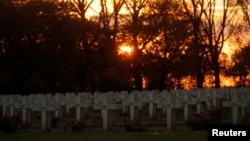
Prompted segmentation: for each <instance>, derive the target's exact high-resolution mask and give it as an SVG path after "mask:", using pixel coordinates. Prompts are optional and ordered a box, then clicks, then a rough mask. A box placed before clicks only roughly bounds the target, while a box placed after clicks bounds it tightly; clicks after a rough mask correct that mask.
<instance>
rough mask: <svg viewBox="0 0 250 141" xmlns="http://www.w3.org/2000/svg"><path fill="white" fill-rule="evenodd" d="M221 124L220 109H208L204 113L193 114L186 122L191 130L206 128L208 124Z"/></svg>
mask: <svg viewBox="0 0 250 141" xmlns="http://www.w3.org/2000/svg"><path fill="white" fill-rule="evenodd" d="M219 124H222V111H221V110H216V109H214V110H210V111H207V113H206V114H204V115H201V114H194V117H193V119H192V120H191V121H188V122H187V126H188V127H190V128H191V129H192V130H207V128H208V126H209V125H219Z"/></svg>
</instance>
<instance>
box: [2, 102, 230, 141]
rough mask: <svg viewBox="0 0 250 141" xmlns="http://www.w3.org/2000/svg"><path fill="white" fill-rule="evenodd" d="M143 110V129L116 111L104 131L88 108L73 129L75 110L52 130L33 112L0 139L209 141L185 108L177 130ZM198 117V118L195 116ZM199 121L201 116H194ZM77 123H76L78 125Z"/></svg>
mask: <svg viewBox="0 0 250 141" xmlns="http://www.w3.org/2000/svg"><path fill="white" fill-rule="evenodd" d="M147 108H148V107H145V109H142V111H141V112H140V115H139V117H140V118H139V119H140V127H141V128H142V130H143V131H138V132H127V131H126V129H125V121H128V120H129V116H128V114H126V113H125V114H121V112H120V110H116V111H114V112H113V129H111V130H109V131H104V130H103V129H102V119H101V115H100V111H97V110H92V109H88V111H89V113H90V114H91V115H89V114H87V115H86V117H87V118H86V121H85V126H84V127H83V126H78V128H76V129H74V128H73V126H72V123H73V122H74V121H75V117H74V115H75V109H74V108H72V109H71V110H70V114H71V115H66V114H65V115H64V117H63V118H62V119H60V120H58V119H53V120H52V128H51V130H50V131H42V130H41V119H40V112H33V114H32V124H31V126H30V127H23V126H19V127H18V129H17V132H16V133H11V134H7V133H1V132H0V140H1V141H45V140H46V141H81V140H82V141H100V140H102V141H153V140H157V141H161V140H169V141H206V140H207V131H206V130H205V129H201V130H192V129H191V128H190V127H189V126H188V125H187V123H185V122H184V118H183V116H184V115H183V111H182V110H178V111H177V112H176V129H175V130H173V131H168V130H167V127H166V115H165V114H163V112H162V110H160V109H157V115H156V117H155V118H154V119H150V118H149V116H148V112H147V110H146V109H147ZM224 111H226V112H223V123H230V122H231V118H230V114H231V111H230V109H224ZM194 119H195V118H194ZM195 120H199V121H200V119H199V118H198V119H195ZM76 125H77V124H76Z"/></svg>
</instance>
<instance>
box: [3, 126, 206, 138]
mask: <svg viewBox="0 0 250 141" xmlns="http://www.w3.org/2000/svg"><path fill="white" fill-rule="evenodd" d="M158 133H159V134H158ZM0 140H1V141H166V140H169V141H184V140H185V141H206V140H207V132H206V131H192V130H190V129H189V128H187V127H185V126H178V127H177V128H176V130H175V131H167V130H166V127H164V126H161V127H156V126H155V127H150V128H147V129H146V131H144V132H126V131H125V129H124V128H123V127H116V128H114V129H113V131H103V130H102V128H99V127H95V128H88V129H87V130H86V131H81V132H72V131H64V130H63V129H62V128H53V129H52V131H51V132H48V133H46V132H42V131H41V130H40V129H39V128H34V129H25V130H20V131H18V133H14V134H4V133H0Z"/></svg>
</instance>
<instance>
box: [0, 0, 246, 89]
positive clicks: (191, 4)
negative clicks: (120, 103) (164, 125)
mask: <svg viewBox="0 0 250 141" xmlns="http://www.w3.org/2000/svg"><path fill="white" fill-rule="evenodd" d="M3 1H4V2H1V1H0V2H1V3H0V4H1V5H3V4H6V5H4V6H1V5H0V8H1V9H0V10H1V12H2V13H0V16H1V21H0V25H1V36H0V59H2V60H0V65H1V69H0V84H1V85H0V90H4V91H5V90H6V91H7V92H9V91H11V92H12V90H13V91H15V92H19V91H29V88H32V89H33V90H34V91H40V90H43V91H46V92H47V91H50V90H52V91H60V90H61V91H72V90H73V91H81V90H82V91H84V90H86V91H95V90H100V91H108V90H112V89H115V90H121V89H124V90H125V89H129V90H132V89H138V90H142V89H161V90H162V89H179V88H183V89H193V88H212V87H216V88H220V87H232V86H246V85H250V79H249V73H250V71H249V68H250V66H248V64H247V63H244V62H247V61H246V60H247V59H248V56H247V55H245V54H244V52H247V51H246V50H243V48H244V47H247V46H248V45H249V40H250V38H249V33H250V28H249V27H250V24H249V25H247V24H246V19H245V18H247V16H246V15H245V13H244V10H242V9H241V8H242V7H241V6H242V5H241V3H243V1H236V0H235V1H233V3H230V2H232V1H230V2H229V1H227V0H221V1H219V0H192V1H191V0H176V1H174V0H55V1H53V0H37V1H36V0H13V1H9V0H3ZM227 4H228V5H227ZM249 5H250V4H248V5H246V7H248V8H249ZM8 6H9V7H8ZM247 10H249V9H247ZM3 13H6V14H3ZM248 16H249V15H248ZM249 17H250V16H249ZM13 19H15V21H13ZM17 23H18V24H17ZM249 23H250V18H249ZM242 52H243V53H242ZM40 56H44V58H43V59H41V58H39V57H40ZM12 62H14V63H12ZM2 66H3V67H2ZM23 66H25V67H23ZM50 71H51V72H50ZM121 74H123V75H121ZM241 81H242V82H243V83H241ZM33 87H34V88H33ZM24 93H25V92H24ZM27 93H28V92H27Z"/></svg>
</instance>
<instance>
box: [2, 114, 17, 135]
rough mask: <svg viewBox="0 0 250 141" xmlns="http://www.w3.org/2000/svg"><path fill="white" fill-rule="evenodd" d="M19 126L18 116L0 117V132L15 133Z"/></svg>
mask: <svg viewBox="0 0 250 141" xmlns="http://www.w3.org/2000/svg"><path fill="white" fill-rule="evenodd" d="M20 126H21V119H20V117H19V116H12V117H2V118H1V119H0V132H3V133H16V132H17V130H18V128H19V127H20Z"/></svg>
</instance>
